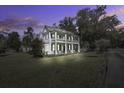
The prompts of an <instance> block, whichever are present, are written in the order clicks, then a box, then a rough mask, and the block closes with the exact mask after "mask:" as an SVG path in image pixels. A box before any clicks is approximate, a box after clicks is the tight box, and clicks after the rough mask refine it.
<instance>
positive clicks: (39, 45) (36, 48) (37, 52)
mask: <svg viewBox="0 0 124 93" xmlns="http://www.w3.org/2000/svg"><path fill="white" fill-rule="evenodd" d="M42 49H43V42H42V40H39V38H35V39H34V40H33V41H32V51H31V52H32V55H33V56H34V57H43V55H44V53H43V51H42Z"/></svg>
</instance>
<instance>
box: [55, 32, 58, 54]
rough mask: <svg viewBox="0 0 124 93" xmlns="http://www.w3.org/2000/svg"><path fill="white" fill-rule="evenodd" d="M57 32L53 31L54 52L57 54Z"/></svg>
mask: <svg viewBox="0 0 124 93" xmlns="http://www.w3.org/2000/svg"><path fill="white" fill-rule="evenodd" d="M57 50H58V48H57V32H55V54H56V55H57Z"/></svg>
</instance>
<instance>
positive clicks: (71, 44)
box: [40, 26, 80, 55]
mask: <svg viewBox="0 0 124 93" xmlns="http://www.w3.org/2000/svg"><path fill="white" fill-rule="evenodd" d="M40 37H41V38H42V39H43V41H44V51H45V55H52V54H54V55H61V54H68V53H77V52H80V44H79V37H78V35H76V34H74V33H71V32H69V31H65V30H62V29H59V28H55V27H49V26H45V27H44V29H43V31H42V32H41V34H40Z"/></svg>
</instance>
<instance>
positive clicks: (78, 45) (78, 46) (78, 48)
mask: <svg viewBox="0 0 124 93" xmlns="http://www.w3.org/2000/svg"><path fill="white" fill-rule="evenodd" d="M78 52H80V44H78Z"/></svg>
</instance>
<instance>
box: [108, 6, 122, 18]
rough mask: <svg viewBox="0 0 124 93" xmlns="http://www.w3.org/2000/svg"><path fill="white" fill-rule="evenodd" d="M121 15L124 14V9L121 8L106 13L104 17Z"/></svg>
mask: <svg viewBox="0 0 124 93" xmlns="http://www.w3.org/2000/svg"><path fill="white" fill-rule="evenodd" d="M122 14H124V7H121V8H119V9H116V10H113V11H112V12H110V13H108V14H107V15H106V16H112V15H122Z"/></svg>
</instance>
